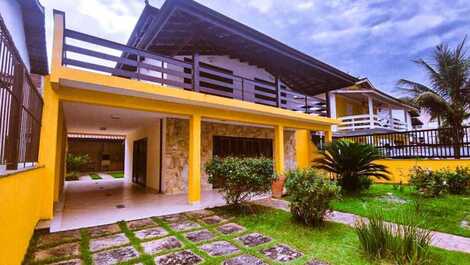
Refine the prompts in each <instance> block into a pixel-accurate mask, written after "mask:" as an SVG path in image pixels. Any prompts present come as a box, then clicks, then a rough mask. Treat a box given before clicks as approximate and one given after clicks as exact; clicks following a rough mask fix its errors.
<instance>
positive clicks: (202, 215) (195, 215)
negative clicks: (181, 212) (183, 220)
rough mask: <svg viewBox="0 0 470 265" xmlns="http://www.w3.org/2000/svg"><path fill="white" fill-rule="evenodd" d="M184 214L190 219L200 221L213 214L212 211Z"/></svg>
mask: <svg viewBox="0 0 470 265" xmlns="http://www.w3.org/2000/svg"><path fill="white" fill-rule="evenodd" d="M186 214H187V215H188V216H189V217H191V218H196V219H201V218H205V217H208V216H211V215H214V214H215V213H214V212H213V211H209V210H198V211H192V212H189V213H186Z"/></svg>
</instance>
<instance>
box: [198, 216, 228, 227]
mask: <svg viewBox="0 0 470 265" xmlns="http://www.w3.org/2000/svg"><path fill="white" fill-rule="evenodd" d="M202 221H203V222H204V223H206V224H208V225H215V224H220V223H222V222H223V221H225V219H223V218H222V217H219V216H217V215H214V216H209V217H206V218H204V219H202Z"/></svg>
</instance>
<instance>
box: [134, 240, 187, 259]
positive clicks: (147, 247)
mask: <svg viewBox="0 0 470 265" xmlns="http://www.w3.org/2000/svg"><path fill="white" fill-rule="evenodd" d="M182 246H183V244H181V242H180V241H179V240H178V239H176V237H174V236H171V237H166V238H162V239H157V240H153V241H148V242H145V243H142V247H143V248H144V252H145V253H148V254H151V255H153V254H156V253H158V252H161V251H163V250H170V249H174V248H181V247H182Z"/></svg>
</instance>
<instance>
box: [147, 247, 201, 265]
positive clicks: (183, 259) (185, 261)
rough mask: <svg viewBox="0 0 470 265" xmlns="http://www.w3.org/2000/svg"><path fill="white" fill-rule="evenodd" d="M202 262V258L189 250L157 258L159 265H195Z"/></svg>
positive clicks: (156, 261)
mask: <svg viewBox="0 0 470 265" xmlns="http://www.w3.org/2000/svg"><path fill="white" fill-rule="evenodd" d="M201 261H202V258H201V257H199V256H197V255H196V254H194V253H193V252H191V251H189V250H184V251H181V252H176V253H171V254H167V255H164V256H160V257H156V258H155V263H156V264H157V265H193V264H198V263H200V262H201Z"/></svg>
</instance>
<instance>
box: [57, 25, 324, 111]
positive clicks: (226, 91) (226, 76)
mask: <svg viewBox="0 0 470 265" xmlns="http://www.w3.org/2000/svg"><path fill="white" fill-rule="evenodd" d="M64 40H65V41H64V46H63V58H62V63H63V65H66V66H72V67H78V68H82V69H85V70H89V71H90V70H91V71H95V72H99V73H103V74H109V75H114V76H119V77H123V78H128V79H136V80H140V81H142V82H150V83H155V84H159V85H163V86H171V87H176V88H181V89H185V90H192V91H196V92H200V93H206V94H212V95H216V96H221V97H226V98H233V99H239V100H243V101H249V102H254V103H258V104H263V105H268V106H273V107H279V108H283V109H289V110H293V111H299V112H304V113H308V114H314V115H322V116H325V115H326V109H325V105H326V104H325V102H324V101H323V100H320V99H318V98H314V97H309V96H305V95H302V94H300V93H297V92H294V91H292V90H290V89H287V88H286V86H284V85H283V84H282V83H281V82H279V81H278V82H268V81H264V80H252V79H247V78H244V77H241V76H237V75H234V74H232V73H231V71H224V69H219V68H218V67H214V66H211V65H207V64H204V63H201V62H199V63H197V61H198V60H196V59H197V58H198V56H194V57H192V58H196V59H195V60H192V59H190V58H187V60H178V59H175V58H172V57H168V56H164V55H159V54H155V53H151V52H148V51H144V50H140V49H136V48H133V47H130V46H126V45H122V44H119V43H116V42H112V41H109V40H105V39H101V38H98V37H94V36H91V35H87V34H84V33H80V32H77V31H74V30H70V29H65V30H64ZM194 61H196V62H194Z"/></svg>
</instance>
